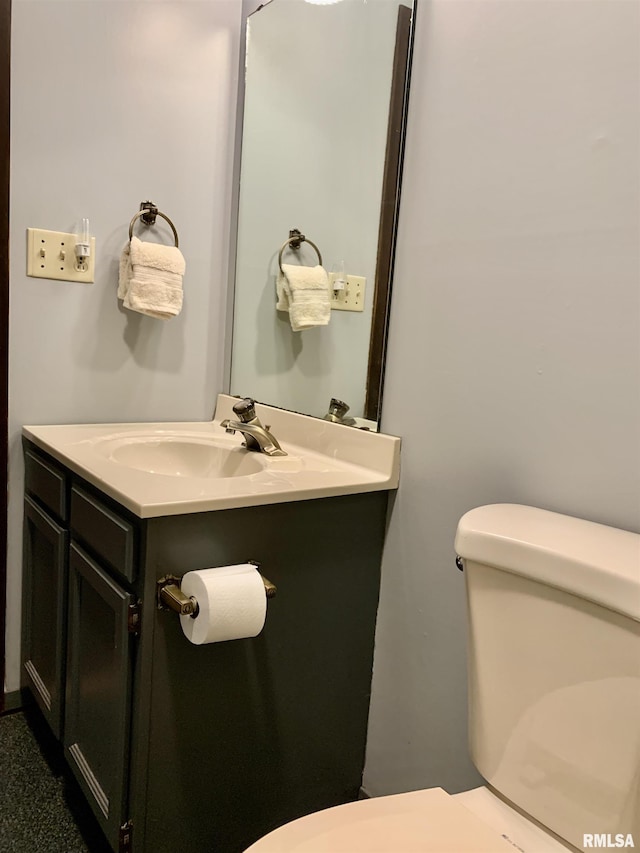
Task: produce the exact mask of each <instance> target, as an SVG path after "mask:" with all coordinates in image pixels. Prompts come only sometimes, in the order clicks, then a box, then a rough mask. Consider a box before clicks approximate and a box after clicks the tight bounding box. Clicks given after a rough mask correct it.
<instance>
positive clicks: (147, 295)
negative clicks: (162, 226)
mask: <svg viewBox="0 0 640 853" xmlns="http://www.w3.org/2000/svg"><path fill="white" fill-rule="evenodd" d="M185 268H186V264H185V260H184V257H183V254H182V252H181V251H180V249H178V248H176V247H175V246H163V245H161V244H159V243H143V242H142V240H139V239H138V238H137V237H132V238H131V240H130V242H129V243H127V245H126V246H125V247H124V250H123V252H122V255H121V257H120V275H119V279H118V299H122V300H123V304H124V307H125V308H128V309H129V310H130V311H138V312H139V313H140V314H146V315H147V316H148V317H155V318H157V319H159V320H169V319H171V317H175V316H176V315H177V314H179V313H180V311H181V309H182V276H183V275H184V271H185Z"/></svg>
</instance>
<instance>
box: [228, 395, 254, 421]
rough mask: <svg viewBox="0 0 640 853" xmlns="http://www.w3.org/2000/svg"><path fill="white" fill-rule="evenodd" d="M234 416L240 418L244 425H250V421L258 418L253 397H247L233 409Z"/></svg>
mask: <svg viewBox="0 0 640 853" xmlns="http://www.w3.org/2000/svg"><path fill="white" fill-rule="evenodd" d="M233 411H234V414H236V415H237V416H238V418H239V419H240V421H241V422H242V423H243V424H248V423H249V421H252V420H254V419H255V416H256V401H255V400H252V399H251V397H245V398H244V400H240V401H239V402H238V403H236V404H235V406H234V407H233Z"/></svg>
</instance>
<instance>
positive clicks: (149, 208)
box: [129, 201, 178, 249]
mask: <svg viewBox="0 0 640 853" xmlns="http://www.w3.org/2000/svg"><path fill="white" fill-rule="evenodd" d="M156 216H161V217H162V218H163V219H164V220H166V221H167V222H168V223H169V225H170V226H171V230H172V231H173V237H174V240H175V243H176V249H177V248H178V232H177V231H176V226H175V225H174V224H173V222H172V221H171V220H170V219H169V217H168V216H167V215H166V213H163V212H162V211H161V210H158V208H157V207H156V206H155V204H154V203H153V202H151V201H143V202H142V204H141V205H140V211H139V213H136V215H135V216H134V217H133V219H132V220H131V222H130V223H129V240H131V238H132V237H133V226H134V225H135V222H136V219H140V217H142V221H143V222H144V224H145V225H155V224H156Z"/></svg>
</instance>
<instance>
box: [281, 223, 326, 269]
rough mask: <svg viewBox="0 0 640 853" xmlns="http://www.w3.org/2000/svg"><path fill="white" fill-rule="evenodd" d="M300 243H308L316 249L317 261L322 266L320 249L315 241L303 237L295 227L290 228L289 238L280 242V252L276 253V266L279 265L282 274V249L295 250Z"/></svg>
mask: <svg viewBox="0 0 640 853" xmlns="http://www.w3.org/2000/svg"><path fill="white" fill-rule="evenodd" d="M300 243H308V244H309V245H310V246H312V247H313V248H314V249H315V250H316V254H317V255H318V263H319V264H320V266H322V255H321V254H320V249H319V248H318V247H317V246H316V244H315V243H313V242H312V241H311V240H309V238H308V237H305V236H304V234H301V233H300V231H298V229H297V228H292V229H291V231H289V239H288V240H285V241H284V243H283V244H282V248H281V249H280V254H279V255H278V266H279V267H280V272H281V273H283V274H284V270H283V269H282V254H283V252H284V250H285V249H287V248H290V249H296V250H297V249H299V248H300Z"/></svg>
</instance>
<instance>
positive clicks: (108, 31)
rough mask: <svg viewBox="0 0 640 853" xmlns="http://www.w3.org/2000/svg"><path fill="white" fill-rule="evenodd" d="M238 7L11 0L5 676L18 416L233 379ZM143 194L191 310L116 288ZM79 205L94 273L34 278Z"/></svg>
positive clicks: (177, 402) (210, 396) (173, 403)
mask: <svg viewBox="0 0 640 853" xmlns="http://www.w3.org/2000/svg"><path fill="white" fill-rule="evenodd" d="M240 16H241V4H240V3H237V2H234V0H216V2H210V3H202V2H195V0H194V2H191V0H172V2H163V3H153V2H148V0H147V2H145V1H144V0H141V2H135V0H127V2H112V0H81V2H78V1H77V0H28V2H27V1H26V0H14V4H13V33H12V40H13V44H12V128H11V149H12V150H11V235H12V236H11V317H10V334H11V340H10V413H9V420H10V474H9V479H10V514H9V564H8V575H9V578H8V604H9V606H8V622H7V645H8V648H7V653H8V659H7V679H6V688H7V689H8V690H15V689H17V687H18V684H19V638H20V626H19V610H20V607H19V602H20V585H21V584H20V563H21V518H22V505H21V504H22V497H21V495H22V459H21V446H20V427H21V425H22V424H24V423H74V422H78V423H80V422H105V421H107V422H114V421H153V420H198V419H207V418H210V417H211V415H212V412H213V405H214V398H215V395H216V394H217V393H218V392H219V391H220V389H221V387H222V377H223V346H224V340H223V337H224V314H225V298H226V290H227V260H228V256H229V220H230V212H231V211H230V199H231V179H232V176H231V169H230V164H231V162H232V151H233V134H234V129H235V128H234V122H235V109H236V87H237V67H238V50H239V35H240ZM149 198H150V199H152V200H153V201H155V202H156V204H157V205H158V206H159V208H160V209H161V210H162V211H164V212H165V213H167V215H168V216H170V217H171V219H173V221H174V223H175V225H176V227H177V229H178V232H179V235H180V248H181V249H182V251H183V253H184V255H185V258H186V262H187V272H186V276H185V279H184V288H185V300H184V309H183V311H182V313H181V315H180V316H179V317H177V318H175V319H172V320H171V321H169V322H166V323H164V322H162V321H159V320H153V319H150V318H147V317H143V316H142V315H138V314H134V313H132V312H128V311H125V310H124V309H123V308H122V307H121V303H118V302H117V300H116V286H117V264H118V256H119V253H120V251H121V249H122V247H123V245H124V243H125V241H126V239H127V237H128V225H129V220H130V219H131V217H132V216H133V214H134V213H136V212H137V210H138V205H139V203H140V202H141V201H143V200H147V199H149ZM82 216H88V217H89V218H90V220H91V229H92V233H93V234H95V236H96V241H97V252H96V258H97V270H96V281H95V284H92V285H80V284H73V283H68V282H54V281H46V280H43V279H34V278H27V277H26V274H25V264H26V237H25V235H26V228H27V227H39V228H47V229H51V230H57V231H68V230H73V227H74V223H75V221H76V220H77V219H78V218H79V217H82ZM136 233H137V234H138V236H141V237H142V238H143V239H154V238H153V237H150V235H149V232H145V231H144V229H142V230H141V229H136ZM145 234H146V236H145ZM169 238H170V232H168V231H167V230H161V229H158V231H157V236H156V238H155V239H157V240H168V239H169Z"/></svg>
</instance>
